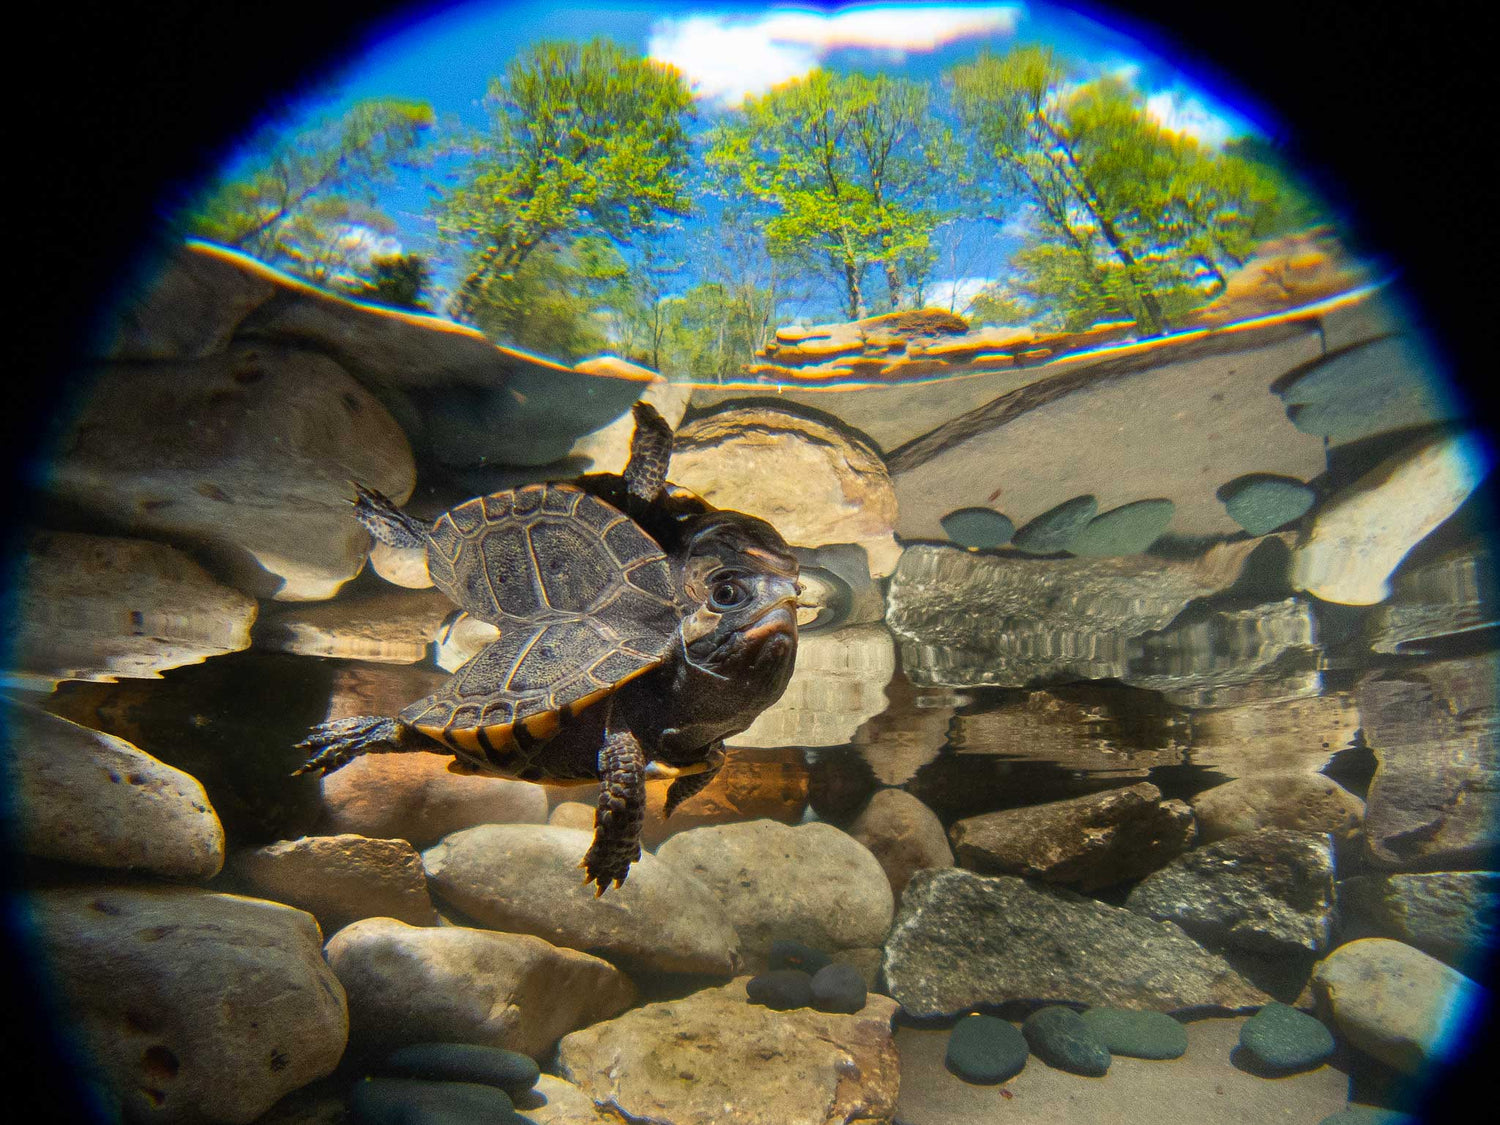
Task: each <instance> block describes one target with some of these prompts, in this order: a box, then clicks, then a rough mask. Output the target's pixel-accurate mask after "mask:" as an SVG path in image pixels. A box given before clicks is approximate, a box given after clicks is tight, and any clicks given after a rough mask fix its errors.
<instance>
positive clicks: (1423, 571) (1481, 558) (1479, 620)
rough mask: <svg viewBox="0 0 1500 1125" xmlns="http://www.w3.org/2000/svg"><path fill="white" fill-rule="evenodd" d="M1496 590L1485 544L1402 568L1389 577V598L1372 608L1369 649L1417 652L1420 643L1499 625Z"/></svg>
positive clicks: (1421, 648)
mask: <svg viewBox="0 0 1500 1125" xmlns="http://www.w3.org/2000/svg"><path fill="white" fill-rule="evenodd" d="M1496 588H1497V587H1496V581H1495V557H1494V555H1493V553H1492V552H1491V551H1490V549H1489V546H1488V544H1485V543H1471V544H1469V545H1468V546H1466V547H1463V548H1460V549H1458V550H1455V551H1451V552H1448V553H1446V554H1443V555H1441V556H1439V557H1438V558H1435V559H1430V560H1427V561H1424V562H1422V563H1420V564H1418V565H1416V566H1403V567H1401V568H1400V569H1399V570H1397V571H1396V574H1395V576H1394V577H1393V578H1392V579H1391V596H1390V598H1389V600H1387V601H1385V602H1383V603H1382V604H1381V605H1379V606H1378V607H1376V608H1375V609H1374V610H1373V611H1371V614H1370V623H1369V627H1368V630H1367V634H1366V635H1367V636H1368V637H1369V638H1370V647H1371V648H1373V649H1374V650H1375V651H1376V652H1392V653H1395V652H1399V653H1420V652H1423V651H1424V650H1425V648H1426V647H1427V646H1426V645H1425V644H1424V643H1423V642H1426V641H1431V640H1434V639H1436V638H1439V637H1451V636H1455V635H1457V634H1459V633H1467V632H1471V631H1473V630H1476V629H1487V628H1493V627H1494V626H1495V625H1496V624H1500V609H1497V607H1496V605H1495V591H1496Z"/></svg>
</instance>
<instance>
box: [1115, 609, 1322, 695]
mask: <svg viewBox="0 0 1500 1125" xmlns="http://www.w3.org/2000/svg"><path fill="white" fill-rule="evenodd" d="M1322 657H1323V650H1322V648H1321V646H1320V645H1318V643H1317V638H1316V637H1315V636H1314V628H1313V616H1312V609H1311V606H1309V605H1308V603H1307V602H1306V601H1304V600H1302V599H1299V598H1287V599H1285V600H1284V601H1280V602H1272V603H1269V604H1266V605H1258V606H1252V607H1251V608H1249V609H1217V610H1213V611H1211V612H1208V613H1205V614H1202V615H1197V616H1195V617H1194V618H1193V619H1192V620H1188V621H1182V620H1179V621H1176V622H1174V623H1173V624H1172V625H1171V626H1169V627H1168V628H1166V629H1164V630H1163V631H1161V632H1159V633H1152V634H1150V635H1149V636H1146V637H1142V638H1141V639H1140V640H1139V641H1138V642H1136V644H1134V645H1132V653H1131V659H1130V664H1129V667H1128V669H1127V670H1126V672H1125V674H1124V675H1122V676H1121V677H1120V678H1121V679H1123V680H1125V681H1126V682H1127V683H1130V684H1133V685H1135V686H1136V687H1142V688H1149V689H1151V690H1153V691H1160V692H1162V693H1163V696H1164V697H1165V698H1166V699H1167V700H1168V701H1169V702H1171V703H1177V704H1181V705H1182V706H1185V707H1225V706H1230V705H1232V704H1237V703H1251V702H1256V701H1261V700H1272V699H1295V698H1297V697H1299V696H1306V695H1316V694H1318V692H1319V690H1320V689H1321V688H1322V677H1321V675H1320V671H1319V670H1320V669H1321V668H1322V664H1323V659H1322Z"/></svg>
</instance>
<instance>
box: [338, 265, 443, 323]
mask: <svg viewBox="0 0 1500 1125" xmlns="http://www.w3.org/2000/svg"><path fill="white" fill-rule="evenodd" d="M431 280H432V270H431V269H429V268H428V266H427V259H426V258H424V257H422V255H420V254H393V255H389V256H387V257H383V258H373V259H371V261H370V276H369V277H368V278H366V279H365V280H362V281H358V282H354V283H352V284H350V285H349V286H347V287H346V288H345V292H346V293H348V294H349V295H350V296H351V297H356V298H358V299H359V300H361V301H373V302H374V303H376V304H378V305H389V306H390V307H392V308H397V309H415V310H418V311H421V312H429V311H431V310H430V307H429V306H428V304H427V303H426V302H425V301H423V300H422V294H423V293H425V292H426V291H427V286H428V285H429V284H430V283H431Z"/></svg>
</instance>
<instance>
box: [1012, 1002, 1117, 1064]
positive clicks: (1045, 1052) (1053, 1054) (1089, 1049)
mask: <svg viewBox="0 0 1500 1125" xmlns="http://www.w3.org/2000/svg"><path fill="white" fill-rule="evenodd" d="M1021 1034H1022V1035H1024V1036H1026V1042H1027V1043H1028V1044H1029V1045H1030V1047H1031V1053H1032V1054H1034V1055H1035V1056H1036V1057H1037V1058H1039V1059H1041V1060H1042V1061H1043V1062H1044V1063H1046V1064H1047V1065H1048V1066H1055V1067H1057V1068H1058V1069H1059V1070H1066V1071H1068V1072H1069V1073H1070V1074H1082V1075H1085V1076H1087V1077H1090V1078H1101V1077H1103V1076H1104V1075H1105V1074H1106V1073H1108V1072H1109V1062H1110V1058H1109V1048H1107V1047H1105V1045H1104V1044H1103V1043H1102V1042H1100V1040H1099V1038H1098V1036H1096V1035H1095V1034H1094V1032H1093V1030H1092V1029H1091V1028H1090V1027H1089V1025H1088V1024H1086V1023H1084V1022H1083V1017H1082V1016H1080V1015H1079V1014H1078V1013H1077V1012H1075V1011H1074V1010H1073V1009H1072V1008H1064V1007H1061V1006H1060V1005H1056V1004H1054V1005H1051V1006H1050V1007H1046V1008H1039V1009H1037V1010H1036V1011H1035V1012H1032V1013H1031V1015H1029V1016H1027V1017H1026V1019H1025V1021H1024V1022H1023V1023H1022V1024H1021Z"/></svg>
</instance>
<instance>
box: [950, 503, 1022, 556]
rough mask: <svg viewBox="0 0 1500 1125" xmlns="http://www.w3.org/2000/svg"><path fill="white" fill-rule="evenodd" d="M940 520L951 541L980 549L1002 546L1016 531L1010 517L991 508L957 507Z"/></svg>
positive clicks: (962, 545) (961, 545)
mask: <svg viewBox="0 0 1500 1125" xmlns="http://www.w3.org/2000/svg"><path fill="white" fill-rule="evenodd" d="M940 522H941V523H942V525H943V530H944V531H946V532H947V533H948V538H949V539H951V540H953V542H955V543H957V544H958V545H959V546H960V547H973V548H974V549H976V550H980V551H985V550H989V549H990V548H991V547H1003V546H1005V545H1006V544H1007V543H1009V542H1010V539H1011V536H1012V535H1014V534H1015V533H1016V525H1015V523H1014V522H1013V521H1012V520H1011V519H1010V517H1009V516H1003V515H1001V514H1000V513H999V512H997V511H995V510H994V509H993V508H959V509H958V510H956V511H952V512H949V513H948V514H947V515H946V516H944V517H943V518H942V520H941V521H940Z"/></svg>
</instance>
